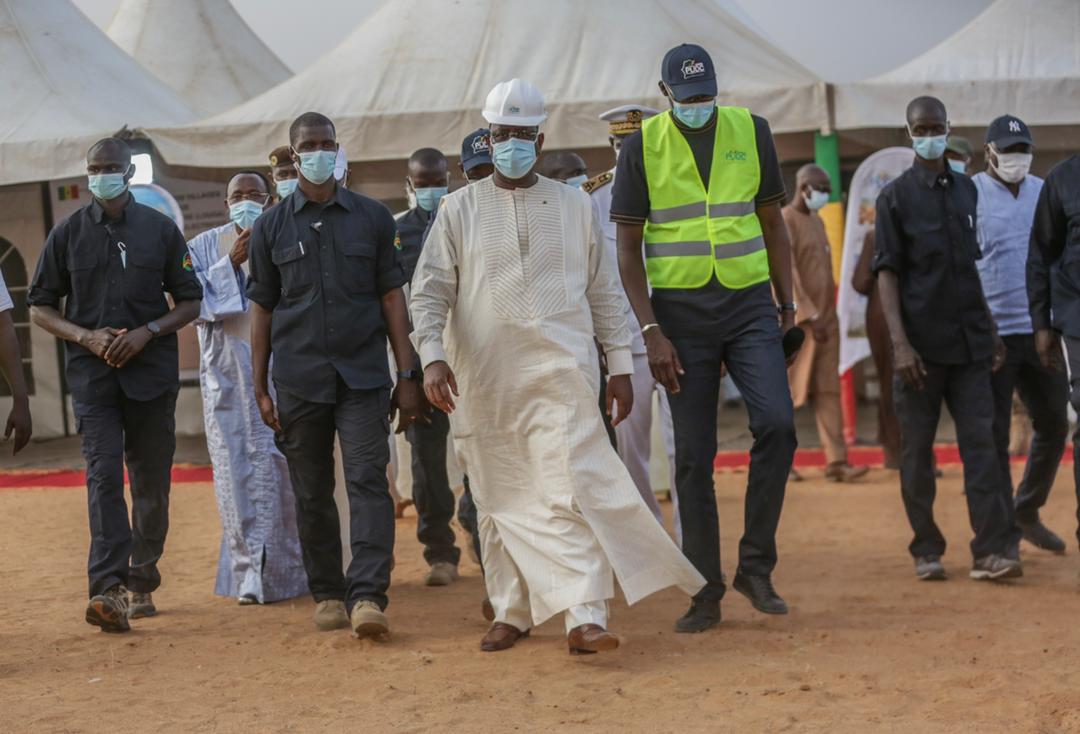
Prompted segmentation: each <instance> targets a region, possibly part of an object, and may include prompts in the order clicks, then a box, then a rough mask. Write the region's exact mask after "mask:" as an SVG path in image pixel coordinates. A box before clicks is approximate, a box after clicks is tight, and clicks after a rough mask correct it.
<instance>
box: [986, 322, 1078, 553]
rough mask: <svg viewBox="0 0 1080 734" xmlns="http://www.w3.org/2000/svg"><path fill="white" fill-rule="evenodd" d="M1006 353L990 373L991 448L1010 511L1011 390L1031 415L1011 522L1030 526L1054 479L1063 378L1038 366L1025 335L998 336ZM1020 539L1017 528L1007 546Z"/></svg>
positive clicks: (1060, 444) (1062, 432) (1065, 420)
mask: <svg viewBox="0 0 1080 734" xmlns="http://www.w3.org/2000/svg"><path fill="white" fill-rule="evenodd" d="M1002 339H1003V340H1004V342H1005V348H1006V349H1007V350H1008V354H1007V355H1006V357H1005V364H1004V366H1002V368H1001V369H1000V370H998V371H997V372H996V373H994V376H993V378H992V383H991V384H992V385H993V390H994V444H995V445H996V447H997V453H998V460H999V461H1000V462H1001V469H1002V471H1003V472H1004V473H1005V480H1006V481H1005V485H1004V486H1005V490H1006V495H1005V497H1006V502H1007V509H1008V510H1009V512H1010V521H1011V520H1013V519H1014V518H1013V515H1012V514H1011V513H1012V511H1013V508H1014V504H1013V496H1012V475H1011V473H1010V472H1009V428H1010V426H1011V424H1012V397H1013V391H1014V390H1015V391H1017V392H1019V393H1020V400H1021V401H1023V403H1024V406H1025V407H1026V408H1027V410H1028V415H1030V416H1031V424H1032V427H1033V428H1034V434H1035V435H1034V436H1033V438H1032V439H1031V453H1030V454H1029V455H1028V461H1027V466H1026V467H1025V468H1024V478H1023V479H1022V480H1021V481H1020V486H1019V487H1018V488H1017V490H1016V500H1015V520H1016V521H1019V522H1022V523H1032V522H1035V521H1037V520H1038V519H1039V509H1040V508H1041V507H1042V506H1043V505H1045V504H1046V498H1047V497H1048V496H1049V494H1050V488H1051V487H1052V486H1053V485H1054V478H1055V477H1056V476H1057V470H1058V464H1059V463H1061V455H1062V454H1063V453H1064V452H1065V439H1066V437H1067V436H1068V433H1069V417H1068V412H1067V410H1066V404H1067V401H1068V399H1069V379H1068V377H1067V376H1066V375H1065V372H1064V371H1061V370H1048V369H1046V368H1045V367H1043V366H1042V364H1040V363H1039V355H1038V353H1037V352H1036V351H1035V338H1034V336H1032V335H1031V334H1015V335H1009V336H1004V337H1002ZM1019 541H1020V530H1019V528H1016V529H1014V531H1013V542H1014V543H1018V542H1019Z"/></svg>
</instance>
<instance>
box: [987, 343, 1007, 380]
mask: <svg viewBox="0 0 1080 734" xmlns="http://www.w3.org/2000/svg"><path fill="white" fill-rule="evenodd" d="M1006 356H1008V350H1007V349H1006V348H1005V340H1004V339H1002V338H1001V337H1000V336H998V335H997V334H994V361H993V362H991V363H990V369H991V371H993V372H997V371H998V370H1000V369H1001V368H1002V367H1004V366H1005V357H1006Z"/></svg>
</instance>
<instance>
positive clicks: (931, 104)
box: [905, 95, 949, 123]
mask: <svg viewBox="0 0 1080 734" xmlns="http://www.w3.org/2000/svg"><path fill="white" fill-rule="evenodd" d="M923 109H925V110H934V111H937V112H940V113H941V117H942V118H943V119H945V120H948V119H949V113H948V112H946V111H945V103H944V102H942V101H941V100H940V99H938V98H937V97H931V96H929V95H923V96H922V97H916V98H915V99H913V100H911V101H910V102H908V106H907V115H906V118H905V119H906V120H907V121H908V122H909V123H910V122H911V116H912V114H914V113H915V111H916V110H923Z"/></svg>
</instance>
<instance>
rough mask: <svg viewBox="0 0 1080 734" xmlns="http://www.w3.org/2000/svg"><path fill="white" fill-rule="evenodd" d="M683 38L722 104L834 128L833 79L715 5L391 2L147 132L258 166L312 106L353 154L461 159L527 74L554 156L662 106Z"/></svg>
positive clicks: (213, 157)
mask: <svg viewBox="0 0 1080 734" xmlns="http://www.w3.org/2000/svg"><path fill="white" fill-rule="evenodd" d="M616 21H617V26H618V28H617V32H615V31H614V26H613V24H614V23H615V22H616ZM682 42H696V43H699V44H701V45H702V46H704V47H705V48H706V49H708V50H709V51H710V53H711V55H712V57H713V59H714V61H715V62H716V67H717V73H718V80H719V87H720V90H721V103H723V104H739V105H745V106H748V107H750V108H751V109H753V110H754V111H755V112H757V113H759V114H761V115H764V116H765V117H766V118H768V119H769V120H770V122H771V123H772V125H773V129H774V130H775V131H777V132H794V131H805V130H815V129H818V128H820V127H823V126H824V125H825V124H826V121H827V110H826V101H825V91H824V84H823V83H822V82H821V81H820V80H818V79H817V78H816V77H815V76H814V75H813V73H811V72H810V71H808V70H807V69H805V68H804V67H802V66H800V65H799V64H798V63H797V62H795V61H794V60H792V59H791V58H790V57H788V56H787V55H785V54H784V53H783V52H781V51H780V50H778V49H777V48H775V47H774V46H772V45H771V44H770V43H769V42H767V41H765V40H764V39H762V38H760V37H759V36H757V35H756V34H755V33H754V32H753V31H751V30H749V29H748V28H747V27H746V26H744V25H743V24H742V23H741V22H739V21H738V20H737V19H736V18H735V17H733V16H732V15H730V14H729V13H727V12H726V11H724V10H723V9H722V8H721V7H719V6H718V5H717V4H716V3H715V2H714V0H589V1H588V2H583V1H582V0H547V1H546V2H542V3H538V2H532V1H531V0H457V1H456V2H454V3H448V2H445V0H394V2H391V3H386V4H385V5H383V6H382V7H381V8H380V9H379V10H378V11H377V12H376V13H375V14H373V15H372V16H371V17H369V18H368V19H367V21H365V22H364V23H363V24H362V25H360V26H359V27H358V28H357V29H356V30H355V31H353V33H351V34H350V35H349V36H348V37H347V38H346V39H345V40H344V41H343V42H342V43H341V44H340V45H338V46H337V47H336V48H335V49H333V50H332V51H330V52H329V53H327V54H326V55H325V56H324V57H322V58H321V59H319V60H318V61H316V62H315V63H314V64H312V65H311V66H310V67H309V68H307V69H306V70H304V71H303V72H301V73H299V74H297V75H296V76H294V77H293V78H291V79H289V80H288V81H286V82H284V83H283V84H281V85H279V86H277V87H275V88H274V89H272V90H270V91H269V92H266V93H265V94H262V95H261V96H259V97H256V98H254V99H252V100H250V101H249V102H246V103H244V104H242V105H240V106H239V107H237V108H235V109H233V110H230V111H228V112H226V113H223V114H221V115H218V116H216V117H213V118H210V119H208V120H203V121H200V122H198V123H196V124H193V125H188V126H186V127H182V128H171V129H162V128H156V129H149V130H147V133H148V134H149V135H150V137H151V138H152V139H153V140H154V143H155V144H156V145H157V147H158V150H159V151H160V152H161V153H162V155H163V156H164V158H165V159H166V161H168V162H169V163H170V164H179V165H190V166H206V167H229V166H242V165H256V164H262V163H264V162H265V160H266V154H267V152H268V151H270V150H271V149H272V148H274V147H275V146H278V145H281V144H282V143H285V142H287V140H288V125H289V123H290V122H291V121H292V120H293V119H294V118H295V117H296V116H297V115H298V114H300V113H302V112H304V111H306V110H317V111H319V112H323V113H324V114H326V115H328V116H329V117H330V118H331V119H333V120H334V122H335V123H336V125H337V128H338V138H339V140H340V141H341V142H342V143H343V144H344V145H345V147H346V149H347V150H348V151H349V154H350V158H352V159H353V160H380V159H382V160H387V159H400V158H404V157H407V156H408V155H409V154H410V153H411V152H412V151H413V150H415V149H417V148H419V147H422V146H436V147H438V148H440V149H442V150H444V151H447V152H452V151H456V150H457V149H458V147H459V146H460V144H461V139H462V137H464V135H465V134H466V133H468V132H469V131H470V130H473V129H475V128H476V127H478V126H479V125H480V124H482V122H483V120H482V118H481V117H480V107H481V105H482V104H483V101H484V97H485V95H486V94H487V92H488V90H490V89H491V87H492V86H494V85H495V84H496V83H497V82H499V81H502V80H505V79H510V78H512V77H520V78H522V79H527V80H528V81H530V82H532V83H533V84H536V85H537V86H538V87H539V88H540V90H541V91H542V92H543V93H544V95H545V99H546V100H547V106H548V112H549V115H550V117H549V119H548V122H547V123H545V126H544V130H545V133H546V136H547V144H548V146H549V147H550V148H584V147H595V146H602V145H605V144H606V140H607V129H606V126H605V125H604V124H603V123H601V122H600V121H599V120H597V115H598V114H599V113H600V112H603V111H604V110H606V109H609V108H611V107H614V106H616V105H620V104H624V103H628V102H639V103H645V104H649V105H653V106H662V105H665V103H664V101H663V98H662V97H661V95H660V93H659V90H658V89H657V81H658V80H659V78H660V61H661V59H662V58H663V55H664V53H665V52H666V51H667V50H668V49H669V48H671V47H672V46H675V45H677V44H679V43H682Z"/></svg>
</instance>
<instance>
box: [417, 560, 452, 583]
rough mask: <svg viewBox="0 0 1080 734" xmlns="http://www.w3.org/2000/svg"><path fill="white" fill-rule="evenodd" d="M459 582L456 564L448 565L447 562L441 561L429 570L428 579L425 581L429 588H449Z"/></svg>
mask: <svg viewBox="0 0 1080 734" xmlns="http://www.w3.org/2000/svg"><path fill="white" fill-rule="evenodd" d="M457 580H458V570H457V565H456V564H454V563H447V562H446V561H440V562H438V563H434V564H432V566H431V569H430V570H428V575H427V579H425V580H424V583H425V584H427V585H428V586H449V585H450V584H452V583H454V582H455V581H457Z"/></svg>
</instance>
